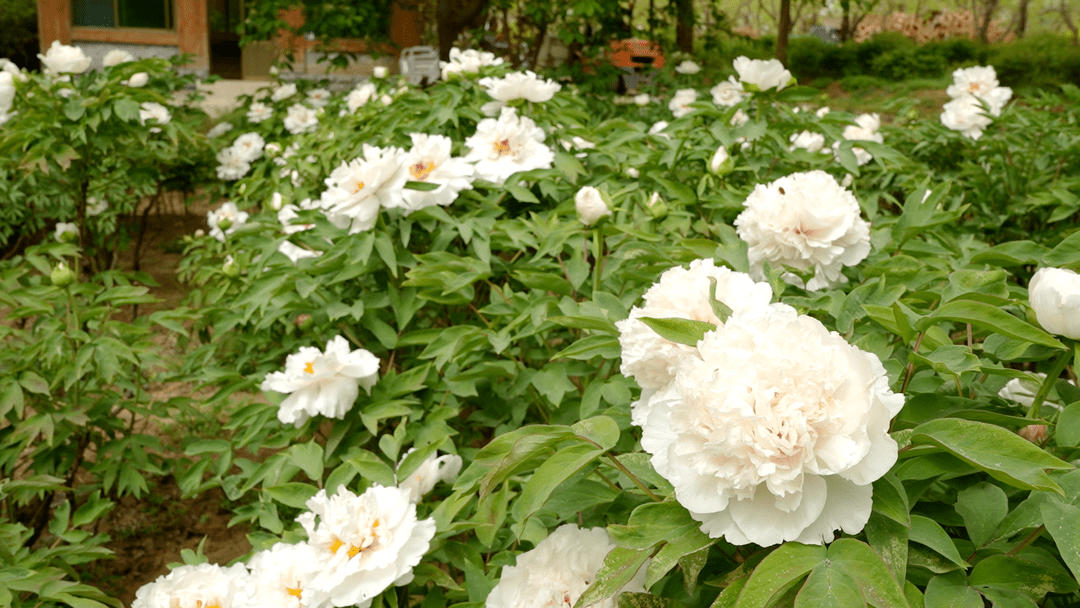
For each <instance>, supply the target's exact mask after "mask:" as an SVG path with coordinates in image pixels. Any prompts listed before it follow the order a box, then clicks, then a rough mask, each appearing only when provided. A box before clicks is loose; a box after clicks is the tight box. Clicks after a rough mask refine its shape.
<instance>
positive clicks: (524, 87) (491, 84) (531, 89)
mask: <svg viewBox="0 0 1080 608" xmlns="http://www.w3.org/2000/svg"><path fill="white" fill-rule="evenodd" d="M480 86H482V87H484V89H485V90H486V91H487V94H488V95H490V96H491V97H492V99H494V100H495V101H491V102H488V103H486V104H484V106H483V107H482V108H480V109H481V111H483V112H484V114H486V115H488V116H494V115H496V114H498V113H499V111H500V110H502V108H503V106H505V105H506V103H507V102H509V101H513V100H515V99H524V100H527V101H531V102H533V103H543V102H545V101H548V100H550V99H551V98H552V97H554V96H555V93H558V92H559V90H560V89H562V85H560V84H559V83H557V82H555V81H554V80H544V79H542V78H540V77H539V76H537V75H536V74H535V73H533V72H530V71H525V72H512V73H510V74H507V75H506V76H503V77H502V78H490V77H489V78H481V79H480Z"/></svg>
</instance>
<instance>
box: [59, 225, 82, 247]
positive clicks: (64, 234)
mask: <svg viewBox="0 0 1080 608" xmlns="http://www.w3.org/2000/svg"><path fill="white" fill-rule="evenodd" d="M53 236H54V237H56V240H58V241H60V242H61V243H77V242H79V227H78V226H76V225H75V224H74V223H72V222H56V230H55V231H54V232H53Z"/></svg>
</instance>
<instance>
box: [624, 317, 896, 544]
mask: <svg viewBox="0 0 1080 608" xmlns="http://www.w3.org/2000/svg"><path fill="white" fill-rule="evenodd" d="M696 350H697V356H695V357H688V358H686V359H685V360H684V361H683V363H682V364H681V365H680V366H679V368H678V373H677V374H676V378H675V381H674V382H673V383H672V385H671V386H670V387H669V388H668V389H667V390H665V391H664V392H663V393H661V394H659V395H657V396H656V397H655V398H654V399H653V400H652V403H651V408H650V411H649V414H648V417H647V420H646V421H645V424H644V426H643V432H642V439H641V445H642V447H643V448H645V450H646V451H648V452H649V453H650V454H652V464H653V467H655V469H656V471H657V473H659V474H660V475H662V476H664V478H666V479H667V480H668V481H670V482H671V483H672V485H673V486H674V487H675V496H676V498H677V500H678V501H679V503H680V504H682V505H683V506H684V507H686V508H687V510H689V511H690V514H691V516H693V517H694V519H696V520H698V521H700V522H701V523H702V526H701V529H702V531H703V532H705V533H707V534H709V535H710V536H712V537H714V538H719V537H721V536H722V537H724V538H725V539H726V540H727V541H728V542H730V543H732V544H736V545H744V544H747V543H755V544H758V545H761V546H769V545H775V544H778V543H782V542H786V541H798V542H802V543H812V544H820V543H823V542H829V541H831V540H832V539H833V537H834V536H835V532H836V530H838V529H843V530H844V531H845V532H847V533H849V534H854V533H856V532H858V531H860V530H861V529H862V528H863V526H864V525H865V524H866V521H867V520H868V519H869V517H870V511H871V506H872V502H873V500H872V488H871V483H872V482H873V481H874V480H876V479H878V478H880V477H881V476H882V475H884V474H885V473H886V472H888V470H889V468H890V467H891V466H892V465H893V463H894V462H896V456H897V446H896V442H895V441H893V439H892V438H891V437H890V436H889V433H888V429H889V421H890V420H891V419H892V417H893V416H895V415H896V414H897V413H898V412H899V411H900V408H902V407H903V405H904V398H903V396H902V395H896V394H893V393H892V391H891V390H890V389H889V379H888V377H887V376H886V374H885V368H884V367H883V366H882V365H881V362H880V361H879V360H878V358H877V357H876V356H875V355H873V354H870V353H867V352H864V351H861V350H859V349H858V348H856V347H854V346H852V345H850V344H848V343H847V342H845V341H844V339H843V338H842V337H840V336H839V335H838V334H836V333H830V332H829V330H828V329H827V328H826V327H825V326H824V325H823V324H822V323H821V322H820V321H818V320H816V319H814V318H813V317H809V316H806V315H799V314H797V313H796V312H795V309H793V308H791V307H790V306H786V305H783V304H774V305H772V306H770V307H767V308H762V309H759V310H757V311H754V312H751V313H749V314H738V313H736V314H733V315H732V316H731V317H730V318H729V319H728V320H727V322H726V323H724V324H723V325H722V326H720V327H719V328H717V329H716V330H715V331H710V332H708V333H706V334H705V337H704V338H703V339H702V340H701V341H700V342H698V345H697V349H696Z"/></svg>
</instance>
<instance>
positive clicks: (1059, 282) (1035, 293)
mask: <svg viewBox="0 0 1080 608" xmlns="http://www.w3.org/2000/svg"><path fill="white" fill-rule="evenodd" d="M1028 299H1029V300H1030V301H1031V308H1033V309H1034V310H1035V318H1036V319H1038V320H1039V325H1042V327H1043V329H1045V330H1046V331H1048V332H1050V333H1052V334H1057V335H1059V336H1065V337H1066V338H1072V339H1073V340H1080V275H1078V274H1076V273H1075V272H1073V271H1072V270H1069V269H1067V268H1040V269H1039V270H1037V271H1036V272H1035V276H1033V277H1031V282H1030V283H1028Z"/></svg>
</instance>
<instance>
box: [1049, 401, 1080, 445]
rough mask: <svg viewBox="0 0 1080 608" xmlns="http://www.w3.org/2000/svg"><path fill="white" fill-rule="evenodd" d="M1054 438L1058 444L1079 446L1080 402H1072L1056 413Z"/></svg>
mask: <svg viewBox="0 0 1080 608" xmlns="http://www.w3.org/2000/svg"><path fill="white" fill-rule="evenodd" d="M1054 438H1055V439H1056V440H1057V444H1058V445H1059V446H1063V447H1066V446H1067V447H1073V446H1080V403H1073V404H1071V405H1069V406H1068V407H1066V408H1065V409H1064V410H1062V412H1061V413H1060V414H1058V419H1057V427H1055V429H1054Z"/></svg>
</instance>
